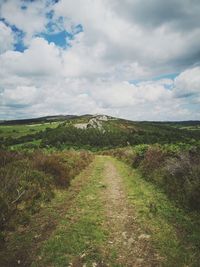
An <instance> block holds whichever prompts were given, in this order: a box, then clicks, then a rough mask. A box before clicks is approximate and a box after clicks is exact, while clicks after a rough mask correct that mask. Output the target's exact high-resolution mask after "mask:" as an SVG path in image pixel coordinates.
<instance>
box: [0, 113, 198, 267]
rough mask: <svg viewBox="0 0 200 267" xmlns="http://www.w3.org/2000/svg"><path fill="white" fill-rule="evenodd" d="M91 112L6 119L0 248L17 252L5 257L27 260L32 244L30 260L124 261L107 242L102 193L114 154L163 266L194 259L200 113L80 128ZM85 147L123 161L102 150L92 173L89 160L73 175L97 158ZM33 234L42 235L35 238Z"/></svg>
mask: <svg viewBox="0 0 200 267" xmlns="http://www.w3.org/2000/svg"><path fill="white" fill-rule="evenodd" d="M91 118H92V116H91V115H85V116H79V117H76V116H69V117H68V116H66V117H65V116H58V117H46V118H41V119H33V120H25V121H15V122H12V121H11V122H8V123H6V122H4V123H3V124H0V148H1V150H0V231H1V233H0V248H3V249H4V250H5V253H4V252H3V251H2V252H0V257H2V259H3V260H5V262H7V261H6V260H7V258H9V257H10V259H11V260H10V261H9V263H8V265H5V264H3V266H4V265H5V266H15V265H16V264H17V263H16V260H17V259H18V258H19V259H21V258H22V260H23V257H25V258H26V260H25V261H24V265H22V266H30V265H31V262H33V258H32V256H31V255H28V256H24V255H25V252H24V253H23V252H22V251H23V250H24V251H26V254H27V253H28V252H27V251H28V249H30V250H32V251H34V253H36V251H37V254H38V256H37V258H36V259H34V261H35V263H34V264H33V266H48V265H49V266H50V265H51V266H66V264H67V266H68V264H70V263H71V262H73V264H74V266H82V265H83V264H84V263H87V264H88V265H89V266H92V264H93V263H94V262H97V263H98V264H103V263H102V261H101V260H102V258H104V260H106V262H107V263H109V264H110V266H123V265H120V264H118V263H116V259H117V250H115V249H113V250H112V249H109V248H108V247H107V246H108V243H107V242H108V239H109V234H110V233H109V229H108V228H107V226H106V224H105V220H106V218H105V214H104V211H105V206H104V202H103V200H102V198H101V197H102V196H101V194H100V193H102V190H103V186H102V183H101V179H102V178H103V176H104V172H103V171H104V168H105V164H106V162H112V164H113V165H114V166H117V169H118V172H119V174H120V176H121V177H122V178H123V183H124V185H125V191H126V192H127V194H128V199H129V202H130V203H131V205H133V206H134V210H135V213H136V214H135V219H136V222H137V223H138V225H140V228H141V229H142V230H143V232H146V233H148V234H149V235H150V236H151V241H152V243H151V245H152V247H153V248H154V249H155V250H156V251H157V252H158V254H159V255H160V256H161V262H162V263H163V262H164V263H163V264H164V265H161V266H167V267H168V266H170V267H171V266H174V267H175V266H178V267H179V266H180V267H181V266H195V267H197V266H198V263H199V261H200V259H199V258H198V253H199V247H200V231H199V229H200V227H199V225H200V218H199V211H200V122H198V121H193V122H132V121H127V120H122V119H115V118H109V120H108V121H106V120H103V121H101V123H100V127H97V128H95V127H89V128H86V129H81V128H78V127H77V124H87V123H88V122H89V120H90V119H91ZM15 123H17V125H15ZM89 151H93V152H96V153H98V154H101V155H109V156H113V157H115V158H117V159H119V160H120V161H118V160H117V159H114V158H110V157H101V156H100V157H96V159H95V161H94V162H93V163H92V165H91V168H90V167H89V169H88V170H90V171H89V173H87V169H86V173H85V172H84V173H83V174H82V176H81V175H80V176H77V175H78V174H79V173H80V172H81V171H82V170H83V169H84V168H85V167H86V166H88V165H89V163H90V162H91V161H92V160H93V158H94V153H92V152H89ZM122 161H123V162H125V163H127V164H128V165H129V166H127V165H126V164H124V163H123V162H122ZM75 176H77V177H76V179H75V180H76V181H77V182H76V186H74V185H73V182H72V180H73V178H74V177H75ZM71 182H72V187H71ZM70 190H72V191H70ZM51 223H52V225H53V226H51ZM44 225H47V229H49V230H48V231H47V232H49V234H50V235H51V236H50V237H48V235H47V234H45V232H44V228H43V227H44ZM22 229H23V230H22ZM25 229H26V230H25ZM54 229H55V232H53V230H54ZM21 232H22V233H21ZM42 232H44V233H42ZM35 236H36V237H37V236H41V238H38V241H37V238H36V240H35ZM32 240H35V241H34V242H35V243H36V244H37V245H34V244H35V243H34V242H32ZM45 240H46V241H45ZM44 241H45V242H44ZM41 242H43V243H41ZM32 243H34V244H32ZM40 243H41V244H40ZM42 244H43V245H42ZM41 245H42V248H41ZM34 246H35V247H34ZM105 250H107V254H106V251H105ZM108 251H109V252H108ZM86 252H87V253H86ZM20 253H22V256H19V254H20ZM34 253H33V254H34ZM108 253H111V254H112V255H111V254H109V256H108ZM28 254H29V253H28ZM11 255H12V256H11ZM34 255H35V254H34ZM83 255H84V256H83ZM2 262H3V261H2ZM104 263H105V262H104ZM0 264H1V261H0ZM9 264H10V265H9ZM80 264H82V265H80Z"/></svg>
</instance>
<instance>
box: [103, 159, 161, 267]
mask: <svg viewBox="0 0 200 267" xmlns="http://www.w3.org/2000/svg"><path fill="white" fill-rule="evenodd" d="M104 185H105V190H104V191H103V193H102V198H103V200H104V203H105V213H106V218H107V221H106V222H105V223H106V224H107V227H109V232H110V240H109V241H108V244H107V247H106V248H105V251H106V253H107V256H108V255H109V254H110V253H111V251H112V249H115V250H117V264H119V266H127V267H134V266H141V267H143V266H145V267H150V266H160V264H159V260H158V258H159V256H158V255H157V254H156V252H155V251H154V250H153V248H152V246H151V242H150V241H151V236H150V234H148V233H144V232H143V231H142V229H141V228H140V226H139V225H138V224H137V223H136V221H135V217H134V207H132V206H130V204H129V203H128V200H127V194H126V192H125V189H124V186H123V181H122V178H121V177H120V175H119V173H118V171H117V169H116V167H115V165H114V164H113V163H112V161H110V160H109V161H107V162H106V166H105V171H104Z"/></svg>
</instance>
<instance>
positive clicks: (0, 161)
mask: <svg viewBox="0 0 200 267" xmlns="http://www.w3.org/2000/svg"><path fill="white" fill-rule="evenodd" d="M92 158H93V156H92V154H90V153H88V152H85V151H80V152H75V151H66V152H54V153H47V152H46V153H45V152H44V151H40V150H38V151H34V152H30V151H29V152H12V151H6V150H4V151H3V150H2V151H0V231H1V233H2V234H1V239H3V231H5V230H14V229H15V228H16V227H17V226H18V225H20V224H23V225H24V224H27V223H28V221H29V219H30V217H31V215H32V214H33V213H35V212H37V211H39V210H40V208H41V206H42V205H43V204H44V203H45V202H47V201H50V200H51V199H52V198H53V196H54V190H55V189H65V188H67V187H68V186H69V184H70V181H71V179H72V178H73V177H74V176H76V175H77V174H78V173H79V172H80V171H81V170H82V169H83V168H85V167H86V166H87V165H88V164H89V163H90V162H91V161H92Z"/></svg>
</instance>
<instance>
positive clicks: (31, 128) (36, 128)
mask: <svg viewBox="0 0 200 267" xmlns="http://www.w3.org/2000/svg"><path fill="white" fill-rule="evenodd" d="M60 123H61V122H48V123H38V124H25V125H0V137H12V138H17V137H21V136H24V135H27V134H33V133H37V132H40V131H43V130H45V129H46V128H56V127H57V126H58V125H59V124H60Z"/></svg>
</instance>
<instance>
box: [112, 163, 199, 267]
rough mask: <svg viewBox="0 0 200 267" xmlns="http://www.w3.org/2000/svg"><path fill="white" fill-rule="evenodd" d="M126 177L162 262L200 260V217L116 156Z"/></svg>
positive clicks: (131, 198) (196, 263)
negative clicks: (178, 205)
mask: <svg viewBox="0 0 200 267" xmlns="http://www.w3.org/2000/svg"><path fill="white" fill-rule="evenodd" d="M112 161H113V163H114V164H115V165H116V166H117V169H118V171H119V173H120V175H121V177H122V178H123V181H124V184H125V188H126V191H127V193H128V198H129V201H130V203H131V204H132V205H133V208H134V210H135V214H136V221H138V222H139V223H140V225H141V227H142V228H143V229H144V230H145V231H146V233H147V234H149V235H150V236H151V240H152V242H153V244H154V247H155V248H156V249H157V251H158V253H159V254H160V255H161V256H162V257H163V262H164V263H163V264H162V266H167V267H173V266H174V267H179V266H180V267H182V266H194V267H197V266H199V264H200V256H199V255H200V218H199V215H197V214H196V215H192V216H191V214H187V213H186V212H184V211H183V210H181V209H179V208H177V207H176V206H175V205H174V204H173V203H172V202H171V201H170V200H168V199H167V197H166V195H165V194H164V193H163V192H161V191H160V190H159V189H158V188H157V187H156V186H154V185H153V184H151V183H149V182H147V181H145V180H144V179H143V178H142V177H141V175H140V174H139V173H138V171H136V170H134V169H133V168H131V167H129V166H127V165H126V164H124V163H122V162H120V161H118V160H116V159H112Z"/></svg>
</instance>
